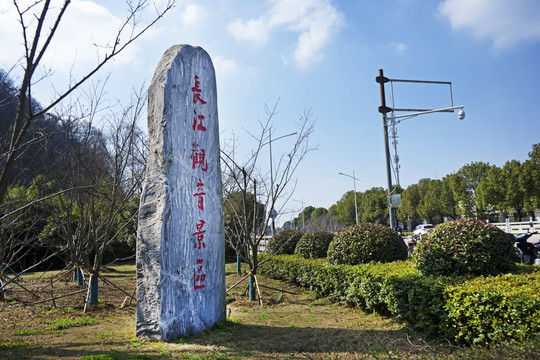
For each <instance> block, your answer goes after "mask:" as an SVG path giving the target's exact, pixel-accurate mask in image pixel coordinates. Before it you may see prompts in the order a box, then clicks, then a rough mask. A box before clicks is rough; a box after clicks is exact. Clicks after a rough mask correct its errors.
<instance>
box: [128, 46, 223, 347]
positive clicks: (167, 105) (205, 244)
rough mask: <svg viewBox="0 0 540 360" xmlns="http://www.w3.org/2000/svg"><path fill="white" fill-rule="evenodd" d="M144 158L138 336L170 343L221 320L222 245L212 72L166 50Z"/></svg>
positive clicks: (183, 53)
mask: <svg viewBox="0 0 540 360" xmlns="http://www.w3.org/2000/svg"><path fill="white" fill-rule="evenodd" d="M148 134H149V140H150V154H149V158H148V164H147V167H146V176H145V183H144V187H143V192H142V195H141V204H140V209H139V230H138V234H137V324H136V327H137V329H136V335H137V336H139V337H147V338H157V339H162V340H165V341H171V340H174V339H177V338H179V337H182V336H186V335H189V334H193V333H198V332H201V331H204V330H206V329H209V328H211V327H212V326H213V325H214V324H215V323H216V322H224V321H225V316H226V315H225V307H226V304H225V242H224V238H225V236H224V225H223V197H222V188H221V171H220V164H219V159H220V156H219V155H220V154H219V128H218V115H217V96H216V81H215V73H214V67H213V65H212V61H211V59H210V57H209V56H208V54H207V53H206V52H205V51H204V50H203V49H202V48H200V47H192V46H189V45H175V46H173V47H171V48H170V49H168V50H167V51H166V52H165V54H164V55H163V57H162V58H161V61H160V62H159V65H158V67H157V69H156V72H155V74H154V78H153V79H152V83H151V84H150V87H149V89H148Z"/></svg>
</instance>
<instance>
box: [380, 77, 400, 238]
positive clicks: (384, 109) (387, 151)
mask: <svg viewBox="0 0 540 360" xmlns="http://www.w3.org/2000/svg"><path fill="white" fill-rule="evenodd" d="M375 80H376V81H377V82H378V83H379V84H380V87H381V106H380V107H379V112H380V113H381V114H382V121H383V131H384V153H385V158H386V181H387V183H388V197H390V196H391V195H392V191H393V189H392V172H391V170H390V146H389V144H388V123H387V119H386V113H388V112H390V111H392V109H390V108H389V107H388V106H386V97H385V94H384V84H385V83H387V82H388V81H389V80H388V78H385V77H384V74H383V70H382V69H379V76H377V77H376V79H375ZM388 211H389V216H390V228H391V229H395V216H394V213H395V210H394V208H393V207H392V205H391V204H390V203H389V205H388Z"/></svg>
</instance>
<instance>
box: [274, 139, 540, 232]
mask: <svg viewBox="0 0 540 360" xmlns="http://www.w3.org/2000/svg"><path fill="white" fill-rule="evenodd" d="M528 155H529V158H528V159H527V160H526V161H523V162H520V161H518V160H509V161H507V162H506V163H505V164H504V165H503V166H500V167H499V166H497V165H490V164H488V163H485V162H472V163H470V164H466V165H464V166H463V167H462V168H461V169H459V170H458V171H456V172H454V173H452V174H449V175H447V176H444V177H443V178H442V179H420V180H419V181H418V183H416V184H412V185H409V186H408V187H407V188H406V189H402V188H401V187H400V186H399V185H398V186H396V187H395V188H394V193H396V194H401V207H400V208H398V210H397V213H396V216H397V220H398V222H400V223H402V224H404V225H405V226H407V224H408V223H410V224H411V225H412V226H415V225H417V224H421V223H424V222H428V223H434V224H437V223H441V222H443V221H445V220H450V219H457V218H460V217H474V218H479V219H483V220H489V221H491V222H502V221H504V220H505V219H506V218H510V219H511V221H528V220H529V218H530V217H532V218H535V216H537V215H536V214H537V213H535V211H538V210H539V209H540V143H538V144H534V145H533V146H532V150H531V151H530V152H529V154H528ZM356 203H357V206H356V208H357V211H358V221H359V222H370V223H377V224H384V225H389V214H388V207H387V191H386V190H385V189H383V188H380V187H374V188H372V189H369V190H367V191H365V192H357V193H356ZM355 222H356V210H355V196H354V192H353V191H348V192H346V193H345V194H343V196H342V197H341V198H340V199H339V200H338V201H337V202H336V203H335V204H334V205H332V206H331V207H330V208H329V209H328V210H326V209H325V208H314V207H313V206H308V207H306V208H304V209H303V210H302V212H300V214H299V215H298V216H297V217H295V218H294V219H293V220H291V221H287V222H285V223H284V228H303V229H307V230H322V229H324V230H335V229H337V228H341V227H344V226H348V225H352V224H354V223H355Z"/></svg>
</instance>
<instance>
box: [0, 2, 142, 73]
mask: <svg viewBox="0 0 540 360" xmlns="http://www.w3.org/2000/svg"><path fill="white" fill-rule="evenodd" d="M62 3H63V1H60V0H53V1H52V5H51V8H50V9H49V11H48V18H47V21H46V22H45V24H44V27H43V29H44V30H43V34H42V38H43V39H44V37H45V36H47V35H48V31H49V29H50V28H51V27H52V23H53V21H54V19H55V18H56V15H57V14H58V11H59V9H60V7H61V5H62ZM23 8H24V7H23ZM3 10H5V13H4V14H3V15H2V17H3V19H2V21H1V22H0V37H1V38H2V39H3V40H2V52H1V55H0V62H1V63H2V65H4V66H8V67H9V66H11V65H12V64H15V63H16V62H17V61H19V60H20V59H21V56H22V54H23V53H24V49H23V47H22V45H21V43H22V40H23V38H22V33H21V30H20V25H19V24H18V22H17V14H16V12H15V9H14V7H10V8H7V9H3ZM33 11H34V12H39V11H41V6H40V5H38V6H35V7H34V8H33ZM25 21H26V22H27V23H28V24H30V27H29V28H28V34H30V35H32V36H33V34H34V29H35V25H36V21H35V19H34V14H33V13H31V12H29V13H27V14H26V17H25ZM120 26H121V19H119V18H117V17H116V16H114V15H113V14H112V13H111V12H110V11H109V10H107V9H106V8H105V7H103V6H101V5H98V4H97V3H95V2H93V1H88V0H76V1H72V2H71V4H70V5H69V6H68V8H67V10H66V12H65V13H64V16H63V17H62V21H61V22H60V25H59V27H58V30H57V32H56V33H55V35H54V37H53V40H52V42H51V43H50V45H49V48H48V50H47V52H46V53H45V56H44V58H43V60H42V62H41V64H42V65H43V66H45V67H46V68H50V69H51V70H53V71H54V72H55V73H56V74H59V75H63V76H66V75H68V74H70V73H71V75H73V76H77V75H78V73H79V71H84V70H83V69H88V67H89V66H95V65H96V64H97V62H98V58H100V59H102V58H103V56H104V54H105V53H106V52H107V51H110V46H112V45H113V44H114V40H115V35H116V33H117V32H118V30H119V29H120ZM130 30H131V27H130V26H128V27H127V28H126V29H125V32H126V35H125V36H123V37H121V41H126V40H127V37H128V34H129V32H130ZM30 40H31V39H30ZM41 43H43V41H42V42H41ZM121 43H122V42H121ZM135 53H136V49H135V48H134V47H128V48H127V49H126V51H124V52H123V53H121V54H120V55H119V56H118V57H115V61H114V62H115V63H116V64H124V63H126V62H128V61H130V60H131V59H132V58H133V57H134V56H135Z"/></svg>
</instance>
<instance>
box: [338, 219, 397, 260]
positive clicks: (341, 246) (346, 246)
mask: <svg viewBox="0 0 540 360" xmlns="http://www.w3.org/2000/svg"><path fill="white" fill-rule="evenodd" d="M406 259H407V245H405V242H404V241H403V238H402V237H401V236H399V235H398V233H397V232H395V231H394V230H392V229H390V228H389V227H387V226H383V225H380V224H371V223H360V224H356V225H351V226H348V227H346V228H344V229H341V230H340V231H339V232H338V233H337V234H336V236H335V237H334V240H332V242H331V243H330V246H329V247H328V261H329V262H330V263H332V264H334V265H337V264H346V265H357V264H365V263H369V262H392V261H396V260H406Z"/></svg>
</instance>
